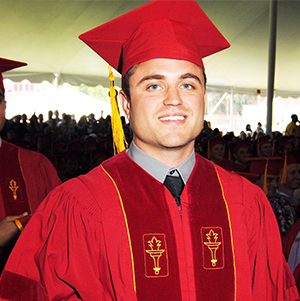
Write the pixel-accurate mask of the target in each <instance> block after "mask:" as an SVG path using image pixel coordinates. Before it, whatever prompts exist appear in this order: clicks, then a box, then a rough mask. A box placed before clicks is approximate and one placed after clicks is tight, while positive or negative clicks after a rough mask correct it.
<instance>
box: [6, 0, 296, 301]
mask: <svg viewBox="0 0 300 301" xmlns="http://www.w3.org/2000/svg"><path fill="white" fill-rule="evenodd" d="M80 38H81V39H82V40H83V41H84V42H86V43H87V44H88V45H89V46H90V47H92V48H93V49H94V50H95V51H96V52H97V53H99V54H100V55H101V56H102V57H103V58H104V59H105V60H106V61H108V62H109V64H110V65H111V66H112V67H114V68H115V69H117V70H118V71H119V72H120V73H121V74H122V79H123V83H122V87H123V90H122V91H121V92H120V97H121V103H122V106H123V109H124V111H125V113H126V115H127V118H128V119H129V120H130V124H131V126H132V130H133V133H134V136H133V143H132V144H131V146H130V148H129V149H128V150H126V151H122V152H121V153H119V154H118V155H116V156H114V157H112V158H111V159H109V160H107V161H104V162H103V163H102V164H101V165H100V166H99V167H96V168H95V169H94V170H92V171H91V172H90V173H88V174H87V175H85V176H80V177H79V178H76V179H72V180H70V181H68V182H65V183H64V184H62V185H61V186H59V187H58V188H57V189H55V190H54V191H52V192H51V193H50V195H49V196H48V197H47V198H46V200H45V202H43V204H42V205H41V206H40V207H39V209H38V211H37V212H36V213H35V214H34V216H33V217H32V219H31V220H30V222H29V224H28V225H27V227H26V229H25V230H24V232H23V235H22V237H21V239H19V240H18V243H17V246H16V248H15V249H14V251H13V253H12V255H11V258H10V260H9V261H8V263H7V266H6V268H5V270H4V272H3V274H2V277H1V281H0V299H1V300H20V299H22V296H26V300H89V301H92V300H143V301H145V300H209V301H214V300H226V301H228V300H242V301H247V300H298V293H297V290H296V287H295V284H294V280H293V277H292V275H291V272H290V270H289V268H288V265H287V263H286V262H285V260H284V257H283V254H282V250H281V241H280V235H279V231H278V227H277V225H276V219H275V217H274V215H273V213H272V209H271V207H270V205H269V203H268V200H267V199H266V197H265V195H264V194H263V192H262V191H261V190H260V188H258V187H257V186H255V185H253V184H251V183H250V182H248V181H247V180H246V179H244V178H242V177H240V176H238V175H236V174H231V173H230V172H227V171H225V170H224V169H222V168H221V167H219V166H217V165H214V164H213V163H211V162H209V161H208V160H206V159H204V158H202V157H201V156H199V155H197V154H196V153H195V152H194V141H195V138H196V137H197V136H198V134H199V133H200V131H201V128H202V125H203V119H204V103H205V98H206V87H205V75H204V67H203V63H202V58H203V57H205V56H207V55H209V54H212V53H214V52H217V51H219V50H221V49H224V48H226V47H228V46H229V44H228V42H227V41H226V40H225V39H224V37H223V36H222V35H221V34H220V32H219V31H218V30H217V29H216V28H215V27H214V25H213V24H212V23H211V22H210V20H209V19H208V18H207V17H206V15H205V14H204V13H203V12H202V10H201V9H200V8H199V6H198V5H197V3H196V2H195V1H191V0H187V1H152V2H150V3H148V4H146V5H144V6H141V7H140V8H138V9H136V10H134V11H131V12H129V13H127V14H125V15H123V16H121V17H119V18H117V19H115V20H113V21H111V22H108V23H106V24H104V25H102V26H100V27H97V28H95V29H94V30H91V31H89V32H87V33H85V34H83V35H81V36H80ZM170 182H171V183H174V182H178V183H177V184H176V185H173V186H172V185H170V184H169V183H170ZM164 183H165V185H164ZM182 184H184V188H182ZM167 186H168V187H169V188H167ZM172 187H173V188H172ZM168 189H170V191H169V190H168ZM25 245H26V249H25ZM25 250H26V251H25Z"/></svg>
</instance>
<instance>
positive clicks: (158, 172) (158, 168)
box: [127, 141, 196, 184]
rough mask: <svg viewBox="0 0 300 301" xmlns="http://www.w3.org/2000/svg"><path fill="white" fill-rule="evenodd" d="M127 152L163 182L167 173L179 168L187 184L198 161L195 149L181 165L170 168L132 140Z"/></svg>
mask: <svg viewBox="0 0 300 301" xmlns="http://www.w3.org/2000/svg"><path fill="white" fill-rule="evenodd" d="M127 154H128V156H129V157H130V158H131V159H132V160H133V161H134V162H135V163H137V164H138V165H139V166H140V167H142V168H143V169H144V170H145V171H146V172H148V173H149V174H150V175H151V176H152V177H154V178H155V179H156V180H157V181H159V182H161V183H163V182H164V180H165V177H166V175H167V174H172V173H171V171H172V170H174V169H177V170H178V172H179V174H180V176H181V177H182V179H183V182H184V184H186V183H187V181H188V179H189V177H190V175H191V173H192V171H193V168H194V166H195V161H196V159H195V152H194V151H193V152H192V154H191V155H190V156H189V158H187V159H186V160H185V161H184V162H182V163H181V164H180V165H179V166H174V167H171V168H170V167H169V166H167V165H165V164H163V163H162V162H160V161H158V160H156V159H155V158H153V157H151V156H149V155H148V154H146V153H145V152H144V151H142V150H141V149H140V148H139V147H138V146H137V145H136V144H135V143H134V141H132V142H131V144H130V147H129V149H128V150H127ZM174 175H175V174H174Z"/></svg>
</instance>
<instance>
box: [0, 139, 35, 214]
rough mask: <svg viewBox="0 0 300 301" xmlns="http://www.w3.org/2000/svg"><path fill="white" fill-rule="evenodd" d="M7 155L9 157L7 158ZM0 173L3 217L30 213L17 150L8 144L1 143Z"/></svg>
mask: <svg viewBox="0 0 300 301" xmlns="http://www.w3.org/2000/svg"><path fill="white" fill-rule="evenodd" d="M7 154H9V156H7ZM0 158H3V159H4V158H5V159H4V160H1V173H0V185H1V189H0V193H2V197H1V199H3V200H6V201H5V202H4V208H5V211H4V214H5V215H17V214H22V213H23V212H25V211H26V212H28V214H30V213H32V212H31V209H30V206H29V202H28V196H27V190H26V184H25V179H24V175H23V170H22V163H21V162H20V160H19V148H17V147H15V146H14V145H12V144H10V143H3V145H2V146H1V147H0Z"/></svg>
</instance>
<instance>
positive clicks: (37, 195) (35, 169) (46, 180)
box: [0, 140, 61, 270]
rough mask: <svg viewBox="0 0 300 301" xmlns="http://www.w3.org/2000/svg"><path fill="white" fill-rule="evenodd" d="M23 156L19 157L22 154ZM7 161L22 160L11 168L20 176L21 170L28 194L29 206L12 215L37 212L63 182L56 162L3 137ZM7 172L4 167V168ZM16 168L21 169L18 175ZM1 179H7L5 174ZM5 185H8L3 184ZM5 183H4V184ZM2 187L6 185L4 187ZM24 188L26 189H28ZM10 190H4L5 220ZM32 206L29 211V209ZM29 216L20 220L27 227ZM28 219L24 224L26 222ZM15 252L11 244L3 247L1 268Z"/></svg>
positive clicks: (0, 160) (0, 213)
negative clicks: (56, 167) (51, 192)
mask: <svg viewBox="0 0 300 301" xmlns="http://www.w3.org/2000/svg"><path fill="white" fill-rule="evenodd" d="M18 154H19V158H18V157H17V158H16V157H15V156H18ZM7 162H20V166H19V167H18V168H12V169H11V170H10V176H12V177H14V178H15V177H19V176H20V173H21V174H22V176H23V180H24V183H25V185H26V188H24V187H23V192H22V193H25V194H26V199H27V200H28V204H29V207H28V206H27V207H26V208H24V207H22V208H18V207H17V206H16V207H15V210H16V211H10V212H9V214H10V215H18V214H20V213H23V212H24V211H28V213H33V212H34V211H35V210H36V208H37V207H38V206H39V204H40V203H41V202H42V200H43V199H44V198H45V197H46V195H47V194H48V193H49V192H50V191H51V190H52V189H53V188H54V187H56V186H58V185H59V184H61V181H60V179H59V177H58V175H57V172H56V170H55V168H54V166H53V165H52V163H51V162H50V161H49V160H48V159H47V158H46V157H45V156H43V155H42V154H39V153H37V152H33V151H30V150H25V149H22V148H19V147H17V146H15V145H13V144H11V143H8V142H6V141H4V140H2V144H1V149H0V166H1V167H2V166H4V165H6V164H7ZM1 171H2V172H3V170H1ZM14 171H17V173H16V174H14ZM1 178H2V179H3V178H4V179H5V175H4V176H3V177H2V176H1ZM3 185H4V184H3ZM3 185H0V186H1V187H2V186H3ZM1 189H2V188H1ZM24 190H26V191H25V192H24ZM5 195H6V191H5V192H4V193H3V191H0V221H1V220H3V219H4V218H5V217H6V216H7V214H6V213H5V208H6V207H7V205H6V203H7V202H9V199H8V198H4V196H5ZM28 208H29V210H28ZM28 218H29V216H28V217H25V218H24V219H20V221H21V222H22V224H23V226H25V224H26V223H27V222H28ZM23 222H24V223H23ZM10 252H11V247H8V248H5V249H0V270H2V269H3V266H4V264H5V262H6V260H7V257H8V255H9V254H10Z"/></svg>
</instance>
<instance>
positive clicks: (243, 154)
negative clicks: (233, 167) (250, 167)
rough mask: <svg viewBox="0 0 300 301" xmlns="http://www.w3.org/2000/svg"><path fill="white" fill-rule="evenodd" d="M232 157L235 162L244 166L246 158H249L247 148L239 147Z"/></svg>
mask: <svg viewBox="0 0 300 301" xmlns="http://www.w3.org/2000/svg"><path fill="white" fill-rule="evenodd" d="M234 157H235V159H236V161H238V162H240V163H243V164H246V163H247V161H246V158H249V151H248V148H247V147H241V148H239V149H238V150H237V151H236V152H235V153H234Z"/></svg>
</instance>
